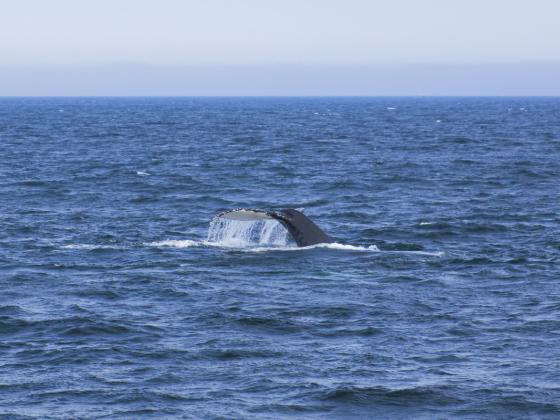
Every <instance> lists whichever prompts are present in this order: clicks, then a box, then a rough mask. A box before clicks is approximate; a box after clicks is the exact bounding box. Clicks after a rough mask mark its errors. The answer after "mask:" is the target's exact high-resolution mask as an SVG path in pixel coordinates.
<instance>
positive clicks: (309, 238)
mask: <svg viewBox="0 0 560 420" xmlns="http://www.w3.org/2000/svg"><path fill="white" fill-rule="evenodd" d="M216 217H219V218H223V219H229V220H240V221H255V220H277V221H278V222H280V223H281V224H282V225H283V226H284V227H285V228H286V230H287V231H288V233H289V234H290V235H291V236H292V238H294V241H295V242H296V244H297V246H299V247H304V246H311V245H316V244H322V243H327V244H329V243H333V242H335V239H334V238H332V237H331V236H329V235H327V234H326V233H325V232H323V231H322V230H321V228H319V226H317V225H316V224H315V223H314V222H313V221H312V220H311V219H309V218H308V217H307V216H305V215H304V214H303V213H302V212H300V211H298V210H295V209H283V210H259V209H247V208H240V209H233V210H227V211H224V212H222V213H219V214H217V215H216Z"/></svg>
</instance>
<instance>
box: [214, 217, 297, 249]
mask: <svg viewBox="0 0 560 420" xmlns="http://www.w3.org/2000/svg"><path fill="white" fill-rule="evenodd" d="M208 242H216V243H220V244H223V245H225V246H241V247H243V246H255V245H259V246H287V245H288V244H289V242H290V235H289V233H288V231H287V230H286V229H285V228H284V226H282V224H281V223H280V222H278V221H277V220H271V219H259V220H234V219H227V218H222V217H216V218H214V219H213V220H212V221H211V222H210V227H209V228H208Z"/></svg>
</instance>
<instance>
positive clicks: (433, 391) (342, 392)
mask: <svg viewBox="0 0 560 420" xmlns="http://www.w3.org/2000/svg"><path fill="white" fill-rule="evenodd" d="M452 390H453V388H452V387H450V386H449V387H446V386H432V387H427V386H426V387H412V388H402V389H390V388H385V387H382V386H379V387H355V386H348V387H339V388H336V389H333V390H331V391H328V392H327V393H326V394H325V395H324V396H323V399H324V400H326V401H333V402H337V403H344V404H357V405H404V406H413V405H416V404H426V403H427V404H437V405H438V406H445V405H454V404H457V403H460V402H462V400H461V399H458V398H456V397H454V396H452V395H451V394H452Z"/></svg>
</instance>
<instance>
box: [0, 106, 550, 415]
mask: <svg viewBox="0 0 560 420" xmlns="http://www.w3.org/2000/svg"><path fill="white" fill-rule="evenodd" d="M0 150H1V157H2V159H1V161H0V290H1V293H0V413H1V414H3V415H4V417H5V418H9V419H12V418H16V419H19V418H21V419H24V418H41V419H44V418H57V419H58V418H114V419H121V418H232V419H240V418H270V419H277V418H297V419H299V418H317V419H323V418H368V417H382V418H409V417H415V418H425V419H432V418H447V417H465V418H496V417H499V418H526V417H531V416H533V417H534V418H558V417H559V416H560V264H559V262H560V260H559V256H560V215H559V214H560V204H559V195H560V186H559V185H560V183H559V181H560V99H559V98H533V99H531V98H376V99H371V98H370V99H368V98H331V99H328V98H129V99H124V98H4V99H0ZM237 207H256V208H265V209H281V208H286V207H293V208H299V209H304V212H305V214H307V215H308V216H309V217H311V218H312V219H313V220H314V221H315V222H316V223H317V224H318V225H319V226H321V227H322V228H323V229H324V230H325V231H326V232H328V233H329V234H330V235H332V236H334V237H336V238H337V240H338V242H339V243H341V244H346V245H347V246H346V248H345V247H343V246H333V247H331V248H325V247H311V248H307V249H294V248H293V247H290V246H287V247H286V246H284V247H275V246H271V247H262V246H257V247H253V246H250V245H248V246H246V247H243V246H238V247H228V246H220V244H219V243H218V244H210V243H208V242H207V241H206V238H207V232H208V226H209V222H210V220H211V219H212V217H213V216H214V215H215V214H217V213H219V212H220V211H223V210H227V209H231V208H237ZM4 417H2V418H4Z"/></svg>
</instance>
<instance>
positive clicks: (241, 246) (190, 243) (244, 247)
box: [143, 239, 445, 257]
mask: <svg viewBox="0 0 560 420" xmlns="http://www.w3.org/2000/svg"><path fill="white" fill-rule="evenodd" d="M143 245H144V246H150V247H156V248H193V247H213V248H222V249H232V250H236V251H244V252H274V251H281V252H285V251H300V252H301V251H308V250H313V249H329V250H335V251H353V252H377V253H384V254H410V255H425V256H432V257H441V256H443V255H444V254H445V253H444V252H441V251H436V252H428V251H386V250H381V249H379V248H378V247H377V245H350V244H341V243H338V242H333V243H330V244H326V243H325V244H315V245H310V246H302V247H298V246H295V245H286V246H262V245H259V244H251V243H247V242H244V241H235V240H227V241H222V242H212V241H195V240H191V239H184V240H177V239H167V240H163V241H155V242H145V243H144V244H143Z"/></svg>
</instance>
